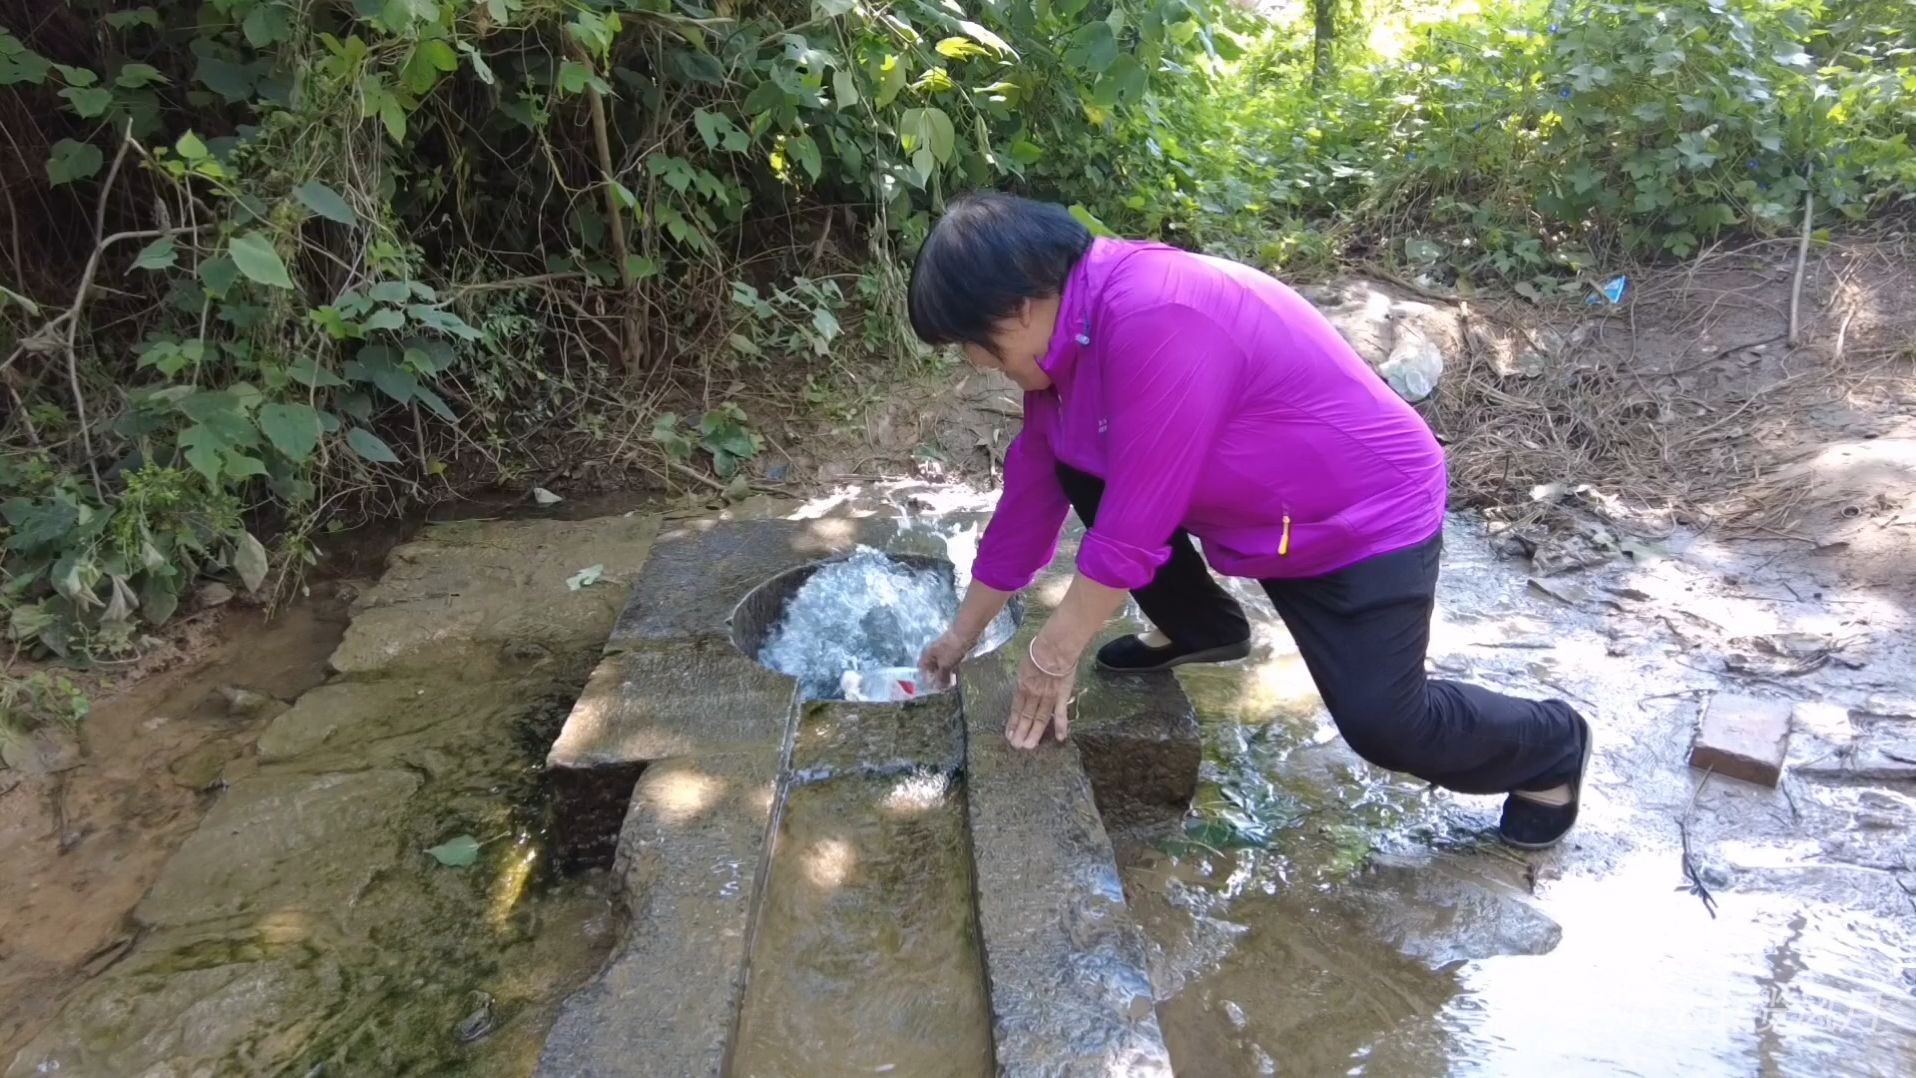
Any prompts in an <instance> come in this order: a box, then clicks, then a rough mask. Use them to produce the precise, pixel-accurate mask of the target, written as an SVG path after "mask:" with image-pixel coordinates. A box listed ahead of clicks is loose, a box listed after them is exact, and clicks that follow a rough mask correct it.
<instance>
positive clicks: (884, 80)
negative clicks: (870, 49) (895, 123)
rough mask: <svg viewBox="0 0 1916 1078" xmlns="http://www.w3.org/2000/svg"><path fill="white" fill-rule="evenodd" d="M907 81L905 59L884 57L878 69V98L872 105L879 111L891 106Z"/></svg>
mask: <svg viewBox="0 0 1916 1078" xmlns="http://www.w3.org/2000/svg"><path fill="white" fill-rule="evenodd" d="M908 81H909V76H908V75H907V74H906V73H905V58H904V57H902V56H887V57H885V61H884V63H882V64H880V65H879V68H878V96H877V97H876V98H874V99H873V103H874V104H876V105H877V106H878V107H879V108H881V109H882V108H884V107H885V106H887V105H889V104H891V103H892V101H893V99H895V98H896V97H897V96H898V93H899V91H901V90H903V89H904V88H905V84H906V82H908Z"/></svg>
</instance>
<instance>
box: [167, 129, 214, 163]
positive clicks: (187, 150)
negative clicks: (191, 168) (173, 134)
mask: <svg viewBox="0 0 1916 1078" xmlns="http://www.w3.org/2000/svg"><path fill="white" fill-rule="evenodd" d="M173 152H174V153H176V154H179V155H180V157H181V159H183V160H186V161H204V160H206V143H204V142H201V141H200V137H199V136H198V135H195V134H194V133H193V132H191V131H188V132H187V133H186V134H184V135H181V136H180V140H179V141H178V142H175V143H174V144H173Z"/></svg>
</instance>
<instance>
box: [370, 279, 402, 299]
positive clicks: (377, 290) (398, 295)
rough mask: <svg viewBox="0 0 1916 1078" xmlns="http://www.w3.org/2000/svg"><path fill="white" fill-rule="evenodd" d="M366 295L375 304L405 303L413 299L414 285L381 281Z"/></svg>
mask: <svg viewBox="0 0 1916 1078" xmlns="http://www.w3.org/2000/svg"><path fill="white" fill-rule="evenodd" d="M366 295H367V297H368V298H370V299H371V300H372V301H373V302H375V303H404V302H406V301H407V300H409V299H411V298H412V285H411V284H410V283H408V282H406V281H381V282H379V283H378V284H376V285H374V286H372V288H371V289H370V290H368V291H367V293H366Z"/></svg>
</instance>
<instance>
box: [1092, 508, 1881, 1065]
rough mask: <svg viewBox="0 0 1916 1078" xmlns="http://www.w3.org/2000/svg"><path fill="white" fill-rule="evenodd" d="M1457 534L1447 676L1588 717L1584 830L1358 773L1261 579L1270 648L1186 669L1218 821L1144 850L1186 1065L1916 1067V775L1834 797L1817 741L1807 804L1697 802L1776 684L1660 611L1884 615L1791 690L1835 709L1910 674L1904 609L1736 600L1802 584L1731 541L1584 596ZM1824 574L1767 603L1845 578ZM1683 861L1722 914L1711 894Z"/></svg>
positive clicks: (1837, 749)
mask: <svg viewBox="0 0 1916 1078" xmlns="http://www.w3.org/2000/svg"><path fill="white" fill-rule="evenodd" d="M1454 532H1455V534H1454V535H1453V543H1452V545H1451V551H1450V553H1448V554H1447V556H1446V578H1445V582H1444V584H1443V585H1442V587H1441V589H1440V595H1439V607H1440V609H1439V613H1438V616H1437V619H1436V624H1435V625H1434V628H1433V640H1432V646H1431V654H1432V662H1433V665H1434V666H1435V667H1436V669H1437V670H1438V671H1439V672H1440V673H1442V674H1444V675H1446V676H1450V677H1456V678H1462V679H1465V680H1471V681H1477V682H1479V683H1482V684H1486V685H1490V686H1493V687H1496V688H1499V689H1502V690H1505V691H1510V692H1515V693H1519V694H1523V695H1531V696H1543V695H1552V696H1561V697H1565V698H1567V699H1571V700H1572V701H1573V702H1575V703H1576V706H1578V707H1579V708H1580V709H1582V710H1584V711H1585V713H1586V714H1587V715H1589V716H1590V717H1591V718H1592V720H1593V724H1594V726H1595V728H1596V731H1597V738H1598V740H1597V758H1596V762H1595V764H1594V765H1593V770H1592V774H1591V778H1590V786H1589V800H1588V804H1587V806H1586V808H1585V810H1584V814H1583V820H1582V822H1581V823H1580V825H1579V827H1578V830H1577V831H1576V832H1575V833H1574V834H1573V835H1572V837H1571V839H1570V840H1569V841H1568V842H1567V843H1566V844H1565V846H1564V847H1563V848H1562V849H1561V850H1560V851H1557V852H1552V853H1548V854H1542V855H1530V856H1519V855H1517V854H1515V853H1513V852H1512V851H1509V850H1507V849H1504V848H1503V847H1501V846H1500V844H1499V843H1498V842H1497V841H1496V839H1495V837H1494V833H1493V828H1494V823H1495V819H1496V815H1495V814H1496V808H1497V802H1496V800H1495V799H1494V798H1471V797H1462V796H1458V795H1452V794H1447V793H1443V792H1440V791H1431V790H1428V789H1426V788H1425V787H1424V786H1423V785H1422V784H1420V783H1416V782H1414V781H1410V780H1408V779H1406V778H1404V777H1403V776H1393V775H1389V774H1385V773H1382V772H1378V771H1376V770H1375V769H1373V768H1371V767H1370V766H1369V765H1367V764H1365V763H1364V762H1363V761H1361V760H1359V759H1357V758H1356V757H1355V756H1354V755H1353V754H1352V753H1351V752H1350V751H1349V750H1348V748H1346V747H1345V746H1344V744H1343V743H1342V741H1341V740H1340V739H1339V738H1338V737H1337V733H1336V729H1335V727H1334V726H1333V725H1332V723H1331V722H1330V719H1329V716H1328V715H1327V714H1325V713H1324V711H1323V710H1322V707H1321V704H1320V703H1319V701H1318V699H1317V697H1316V694H1315V691H1314V689H1313V687H1312V685H1311V682H1310V679H1309V675H1308V673H1307V672H1306V671H1305V670H1304V669H1303V666H1302V663H1301V661H1300V660H1299V658H1298V656H1297V654H1296V652H1295V649H1294V648H1293V647H1292V646H1291V645H1290V642H1289V640H1288V637H1287V636H1286V635H1285V633H1284V631H1283V628H1282V626H1281V624H1280V623H1279V622H1278V621H1277V620H1276V619H1275V618H1274V617H1273V616H1272V615H1271V613H1270V611H1269V609H1268V607H1267V606H1266V604H1264V603H1262V602H1261V601H1260V598H1261V597H1259V596H1257V595H1256V594H1255V593H1254V592H1251V591H1250V590H1249V589H1243V591H1242V593H1241V594H1242V597H1243V599H1244V601H1245V606H1246V609H1247V610H1248V611H1249V612H1251V613H1252V615H1253V620H1254V621H1255V622H1256V625H1257V634H1258V641H1259V648H1258V650H1257V651H1256V652H1255V653H1254V655H1253V658H1252V659H1251V660H1249V661H1247V662H1246V663H1243V664H1238V665H1232V666H1225V667H1212V668H1204V669H1186V670H1181V671H1179V678H1180V680H1181V681H1182V683H1183V684H1184V685H1185V687H1186V690H1187V692H1188V693H1189V695H1190V696H1191V698H1192V700H1193V702H1194V704H1195V705H1196V707H1197V709H1198V712H1199V716H1200V722H1201V725H1202V727H1203V731H1204V738H1205V749H1206V762H1205V764H1204V768H1203V771H1202V778H1203V780H1204V781H1203V784H1202V789H1201V792H1200V795H1199V798H1198V804H1197V806H1196V809H1195V811H1194V812H1193V813H1192V815H1191V817H1190V818H1189V819H1188V820H1187V821H1186V822H1185V824H1184V826H1183V827H1182V828H1181V830H1180V831H1179V832H1178V833H1177V834H1174V835H1172V836H1170V837H1168V838H1165V837H1158V836H1131V837H1129V838H1128V840H1127V841H1123V842H1121V860H1122V862H1123V863H1122V866H1121V867H1122V871H1123V875H1124V878H1125V889H1126V894H1127V897H1128V899H1129V901H1130V904H1131V908H1132V911H1133V913H1134V914H1135V915H1136V916H1137V917H1138V918H1139V920H1140V921H1141V922H1142V923H1143V925H1144V927H1145V929H1146V932H1147V934H1148V935H1149V936H1150V937H1151V939H1152V942H1153V946H1154V949H1155V956H1154V969H1153V973H1154V978H1155V980H1156V981H1157V986H1158V989H1159V992H1160V1000H1159V1014H1160V1017H1161V1020H1162V1023H1163V1026H1164V1030H1165V1036H1166V1040H1167V1043H1168V1045H1169V1047H1170V1049H1171V1053H1172V1058H1173V1061H1174V1063H1175V1064H1176V1065H1177V1067H1178V1070H1179V1073H1182V1074H1201V1075H1205V1076H1207V1078H1208V1076H1213V1075H1217V1076H1235V1075H1247V1076H1248V1075H1266V1074H1280V1073H1283V1074H1331V1073H1341V1074H1384V1075H1396V1074H1439V1073H1460V1074H1468V1073H1510V1072H1512V1071H1516V1070H1529V1069H1534V1068H1535V1067H1536V1066H1538V1065H1543V1066H1546V1067H1552V1066H1554V1067H1555V1068H1556V1069H1559V1070H1565V1071H1568V1072H1571V1073H1584V1072H1588V1073H1617V1074H1642V1075H1649V1074H1666V1073H1684V1074H1713V1075H1714V1074H1723V1075H1742V1074H1805V1075H1810V1074H1814V1075H1822V1074H1835V1073H1841V1074H1870V1075H1900V1074H1909V1073H1916V957H1912V956H1916V899H1913V898H1912V893H1916V872H1912V869H1916V847H1912V846H1911V844H1910V842H1909V837H1908V836H1909V834H1910V833H1911V827H1912V826H1916V798H1912V797H1911V796H1910V795H1909V792H1908V791H1909V787H1908V785H1907V783H1908V782H1909V781H1910V780H1912V779H1916V768H1910V767H1907V766H1905V767H1904V768H1903V769H1902V773H1903V774H1904V775H1905V777H1904V778H1903V779H1901V780H1896V781H1891V782H1888V783H1883V784H1880V785H1878V786H1876V787H1875V788H1866V787H1867V784H1866V783H1863V782H1862V780H1860V779H1857V778H1840V779H1837V780H1835V781H1831V780H1827V779H1819V778H1817V777H1815V775H1816V769H1817V768H1818V767H1823V768H1825V769H1827V768H1828V767H1829V766H1830V765H1829V764H1828V763H1827V761H1825V760H1824V759H1823V758H1825V757H1829V758H1838V759H1840V758H1841V757H1842V756H1843V755H1845V754H1848V753H1850V752H1852V751H1853V750H1851V749H1849V748H1846V747H1843V746H1842V745H1841V744H1840V743H1839V744H1827V743H1819V738H1818V736H1817V735H1815V734H1813V733H1812V731H1810V730H1808V729H1805V728H1804V727H1803V726H1802V724H1801V723H1799V728H1798V730H1797V732H1796V734H1795V741H1794V742H1793V746H1794V748H1793V752H1792V765H1793V767H1796V768H1799V769H1800V772H1796V771H1793V772H1792V773H1790V774H1789V775H1787V776H1786V778H1785V780H1784V781H1785V786H1784V788H1783V789H1782V790H1780V791H1770V790H1764V789H1760V788H1757V787H1751V786H1747V785H1745V784H1741V783H1736V782H1734V781H1731V780H1724V779H1717V780H1715V781H1711V782H1708V783H1705V784H1703V785H1702V786H1701V788H1699V774H1698V773H1696V772H1692V771H1690V770H1689V769H1687V768H1686V767H1685V766H1684V760H1685V756H1686V754H1687V752H1688V749H1689V740H1690V734H1691V729H1692V723H1693V722H1694V716H1695V714H1696V710H1697V707H1698V702H1699V700H1701V699H1704V698H1707V697H1708V695H1709V694H1710V693H1714V692H1747V691H1751V689H1752V688H1753V686H1752V685H1751V684H1750V683H1749V682H1747V681H1742V680H1737V679H1725V678H1723V677H1722V676H1721V675H1717V674H1713V673H1710V672H1708V671H1707V669H1706V668H1705V667H1704V666H1703V665H1702V664H1703V663H1704V662H1705V661H1707V659H1706V655H1705V654H1698V655H1695V656H1685V655H1683V654H1682V653H1681V652H1678V653H1677V654H1676V655H1674V656H1673V655H1672V654H1671V653H1670V649H1669V646H1668V644H1666V643H1665V641H1666V640H1667V637H1666V636H1665V635H1664V634H1663V632H1662V630H1661V627H1660V625H1659V624H1658V623H1657V619H1659V618H1661V617H1664V616H1675V617H1685V616H1688V615H1689V614H1690V613H1695V614H1700V615H1704V616H1707V617H1709V618H1711V619H1713V620H1716V621H1718V622H1720V623H1722V624H1725V625H1733V626H1735V627H1736V628H1735V630H1734V631H1736V632H1740V633H1741V632H1752V633H1753V632H1760V631H1766V630H1767V631H1775V630H1792V629H1793V630H1798V631H1801V630H1803V629H1816V630H1818V631H1828V628H1829V627H1830V626H1833V625H1838V624H1842V623H1843V622H1844V621H1847V622H1848V623H1850V624H1859V623H1860V624H1868V625H1870V626H1872V628H1873V629H1874V630H1876V631H1875V632H1872V634H1871V635H1870V636H1869V637H1867V639H1868V640H1869V641H1871V642H1870V643H1869V644H1866V645H1865V644H1860V643H1859V644H1858V645H1856V646H1855V647H1856V650H1855V652H1854V654H1853V656H1852V658H1853V659H1854V661H1853V662H1852V663H1850V664H1832V666H1831V668H1830V669H1829V670H1827V671H1825V672H1822V673H1820V674H1818V675H1817V676H1816V677H1815V678H1814V679H1813V680H1812V679H1806V680H1805V681H1804V682H1797V683H1792V684H1786V685H1783V686H1782V688H1783V690H1784V691H1787V692H1788V693H1789V694H1790V695H1791V696H1793V697H1794V698H1795V699H1797V700H1799V701H1802V702H1805V703H1809V704H1817V703H1820V702H1822V701H1825V700H1832V699H1834V700H1845V701H1861V700H1864V699H1867V698H1869V697H1870V695H1871V694H1873V693H1882V692H1888V691H1892V690H1894V688H1895V686H1896V685H1898V684H1902V685H1907V684H1909V683H1910V671H1911V669H1912V667H1911V661H1910V660H1911V655H1910V650H1909V649H1908V648H1907V647H1906V646H1905V645H1904V643H1903V642H1902V640H1903V638H1902V637H1901V635H1900V634H1898V633H1895V632H1893V631H1891V632H1882V630H1891V629H1893V627H1897V626H1907V625H1908V624H1909V622H1910V614H1909V612H1908V611H1906V610H1903V609H1900V608H1898V607H1896V606H1894V605H1892V604H1874V603H1871V604H1870V605H1874V606H1879V608H1878V609H1864V608H1863V606H1864V602H1865V601H1864V600H1860V599H1857V598H1854V597H1845V598H1843V599H1842V600H1840V601H1841V602H1843V603H1845V604H1847V605H1846V606H1843V607H1835V608H1834V609H1837V610H1839V611H1841V612H1840V613H1838V614H1837V615H1836V616H1835V617H1832V618H1830V619H1829V620H1828V621H1822V620H1819V619H1821V618H1825V617H1829V616H1828V615H1827V614H1825V613H1824V612H1822V611H1818V610H1814V609H1809V607H1810V604H1809V603H1807V602H1805V603H1798V602H1794V601H1788V602H1785V603H1783V604H1781V610H1782V612H1781V613H1777V611H1776V610H1775V609H1762V608H1757V607H1753V606H1746V605H1738V604H1740V603H1743V602H1744V600H1741V599H1738V598H1736V596H1735V595H1734V594H1732V595H1728V596H1726V595H1725V593H1726V592H1731V591H1732V590H1733V589H1732V588H1729V587H1726V586H1725V585H1724V584H1723V583H1722V577H1721V576H1718V575H1717V574H1719V573H1720V574H1724V575H1728V576H1729V577H1730V579H1731V580H1732V581H1733V582H1735V583H1736V584H1737V585H1740V586H1739V587H1737V588H1736V589H1734V590H1735V591H1736V592H1737V593H1741V590H1742V589H1744V588H1747V589H1750V590H1757V584H1758V583H1759V582H1760V581H1761V580H1762V579H1764V574H1771V575H1774V574H1776V573H1778V572H1782V571H1786V569H1787V567H1784V568H1783V569H1778V568H1776V567H1770V568H1767V569H1765V568H1763V566H1764V565H1766V564H1767V563H1766V562H1764V561H1763V560H1762V559H1761V558H1756V557H1751V556H1749V555H1744V554H1733V553H1725V552H1723V551H1722V550H1720V549H1718V548H1710V547H1706V546H1698V547H1696V548H1693V549H1689V550H1685V551H1681V552H1679V553H1680V554H1681V556H1670V557H1667V558H1665V559H1664V560H1662V561H1660V562H1658V563H1656V564H1654V565H1653V566H1650V567H1646V568H1636V569H1627V568H1626V569H1619V570H1617V571H1616V572H1614V573H1613V574H1611V575H1610V576H1609V577H1608V578H1605V577H1601V576H1600V577H1597V578H1594V579H1593V578H1589V577H1586V578H1584V580H1585V582H1584V583H1582V584H1579V585H1577V586H1583V587H1587V588H1588V589H1590V590H1591V591H1593V592H1594V591H1596V589H1597V585H1598V584H1607V585H1608V586H1610V587H1611V588H1613V589H1614V590H1613V591H1610V592H1602V593H1601V594H1606V595H1608V594H1615V595H1618V596H1621V597H1623V598H1619V599H1617V601H1615V602H1610V603H1602V602H1596V601H1589V602H1588V603H1587V605H1582V606H1577V607H1575V608H1567V607H1566V606H1565V605H1564V604H1563V603H1561V602H1559V601H1557V600H1553V599H1550V598H1547V597H1546V596H1544V595H1542V594H1539V593H1537V592H1536V591H1535V589H1532V588H1530V587H1529V586H1528V582H1527V580H1526V578H1525V577H1524V576H1523V575H1522V574H1521V573H1518V572H1513V571H1512V569H1511V568H1510V567H1509V566H1508V565H1507V564H1506V563H1503V562H1500V561H1498V560H1497V559H1495V558H1494V557H1492V556H1491V555H1490V554H1489V551H1488V543H1487V542H1486V540H1485V538H1484V537H1483V535H1482V532H1481V530H1480V529H1479V528H1477V527H1475V526H1473V525H1470V524H1468V523H1461V524H1459V525H1457V526H1456V527H1455V529H1454ZM1706 565H1707V566H1708V567H1709V568H1708V569H1705V568H1704V566H1706ZM1711 570H1714V571H1711ZM1799 572H1800V570H1799ZM1779 579H1780V578H1779ZM1805 583H1806V582H1804V581H1801V580H1799V581H1798V586H1797V587H1796V588H1794V589H1785V588H1783V587H1781V586H1778V585H1775V584H1771V585H1769V587H1768V588H1767V589H1764V590H1763V593H1764V594H1785V593H1786V591H1789V590H1793V591H1797V592H1800V593H1801V594H1802V595H1804V596H1808V595H1809V594H1810V593H1811V591H1812V590H1813V589H1814V588H1815V587H1817V586H1819V585H1811V586H1804V585H1805ZM1566 593H1567V594H1571V595H1572V596H1573V597H1574V596H1575V595H1576V593H1575V592H1574V591H1567V592H1566ZM1820 597H1821V596H1820V595H1819V596H1818V598H1820ZM1713 603H1715V604H1717V605H1712V604H1713ZM1680 612H1681V613H1680ZM1638 617H1645V619H1646V620H1648V621H1649V622H1650V624H1647V625H1646V624H1642V623H1641V622H1639V621H1637V620H1636V619H1637V618H1638ZM1839 619H1841V620H1839ZM1859 639H1860V638H1859ZM1755 688H1758V689H1759V691H1763V690H1769V691H1774V690H1773V689H1770V688H1769V687H1767V686H1761V687H1755ZM1849 706H1856V704H1855V703H1851V704H1850V705H1849ZM1841 712H1842V708H1841V707H1838V708H1837V713H1838V714H1839V715H1840V714H1841ZM1871 721H1872V722H1874V723H1875V724H1876V725H1884V724H1885V722H1887V723H1888V724H1890V725H1893V724H1894V723H1895V722H1899V721H1902V722H1906V721H1908V720H1894V719H1892V720H1883V721H1878V720H1871ZM1859 723H1860V720H1859ZM1836 725H1837V726H1839V727H1840V728H1841V729H1842V730H1843V731H1848V730H1849V728H1850V726H1851V723H1850V722H1848V721H1847V720H1844V721H1841V722H1839V723H1837V724H1836ZM1858 729H1859V730H1860V725H1859V727H1858ZM1832 736H1836V735H1832ZM1892 769H1893V768H1891V769H1879V770H1885V771H1887V770H1892ZM1825 773H1827V771H1826V772H1825ZM1686 836H1687V838H1686ZM1686 841H1687V844H1688V846H1689V850H1690V852H1691V854H1692V859H1693V863H1694V865H1695V866H1696V869H1697V872H1698V877H1699V878H1700V880H1701V881H1702V883H1703V885H1704V887H1705V888H1706V889H1707V890H1708V891H1709V892H1710V895H1711V898H1712V900H1713V902H1714V904H1715V912H1714V914H1713V913H1712V912H1711V910H1710V909H1709V908H1706V905H1705V903H1704V902H1703V900H1702V897H1701V895H1700V894H1698V893H1696V891H1694V890H1693V889H1692V887H1691V886H1690V881H1689V879H1688V878H1687V877H1686V873H1685V871H1684V868H1683V865H1684V859H1685V844H1686Z"/></svg>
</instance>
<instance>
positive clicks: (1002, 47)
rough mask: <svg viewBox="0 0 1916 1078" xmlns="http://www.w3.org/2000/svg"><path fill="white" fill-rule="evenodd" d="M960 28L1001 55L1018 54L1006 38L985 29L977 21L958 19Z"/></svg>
mask: <svg viewBox="0 0 1916 1078" xmlns="http://www.w3.org/2000/svg"><path fill="white" fill-rule="evenodd" d="M958 29H960V30H963V31H964V32H965V34H966V35H967V36H968V37H970V38H971V39H972V40H973V41H978V42H981V43H983V44H984V45H985V46H987V47H988V48H990V49H991V50H992V51H993V52H996V53H997V54H998V55H1000V56H1017V55H1018V54H1017V53H1016V52H1014V51H1013V50H1012V48H1011V46H1010V45H1009V44H1007V43H1006V41H1005V39H1004V38H1001V37H999V36H998V35H997V34H994V33H992V32H991V31H990V30H987V29H985V28H984V27H983V26H980V25H978V24H977V23H975V22H971V21H969V20H965V19H960V20H959V21H958Z"/></svg>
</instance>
